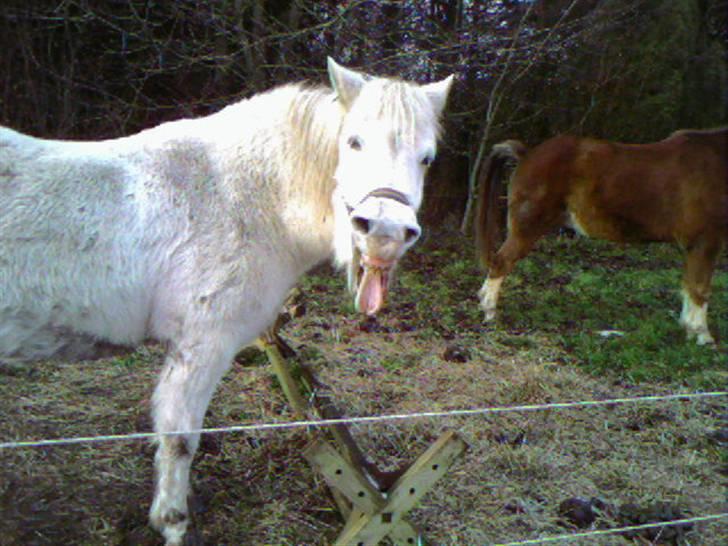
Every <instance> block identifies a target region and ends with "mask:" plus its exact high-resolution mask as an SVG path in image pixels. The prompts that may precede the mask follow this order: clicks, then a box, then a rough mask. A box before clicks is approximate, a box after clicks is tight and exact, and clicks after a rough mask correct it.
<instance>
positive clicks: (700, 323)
mask: <svg viewBox="0 0 728 546" xmlns="http://www.w3.org/2000/svg"><path fill="white" fill-rule="evenodd" d="M721 249H722V244H721V241H720V240H718V239H700V240H698V241H696V242H695V243H694V244H692V245H690V246H689V248H688V250H687V260H686V262H685V273H684V275H683V307H682V313H681V315H680V324H682V325H683V326H684V327H685V330H686V331H687V335H688V339H692V338H695V340H696V342H697V343H698V344H699V345H706V344H712V343H714V340H713V336H711V335H710V331H709V330H708V298H709V297H710V283H711V279H712V277H713V269H714V268H715V264H716V262H717V261H718V256H719V255H720V252H721Z"/></svg>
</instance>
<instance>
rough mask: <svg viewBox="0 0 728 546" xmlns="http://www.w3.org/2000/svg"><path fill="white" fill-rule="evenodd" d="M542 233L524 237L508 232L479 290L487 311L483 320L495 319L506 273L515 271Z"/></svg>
mask: <svg viewBox="0 0 728 546" xmlns="http://www.w3.org/2000/svg"><path fill="white" fill-rule="evenodd" d="M541 235H542V233H538V234H534V235H531V236H530V237H523V236H521V235H514V233H513V231H511V232H510V233H509V234H508V237H507V238H506V240H505V242H504V243H503V245H502V246H501V247H500V249H499V250H498V252H497V253H496V255H495V256H494V257H493V262H492V264H491V266H490V268H489V270H488V277H487V278H486V279H485V282H484V283H483V286H482V287H481V288H480V290H479V291H478V296H479V297H480V308H481V309H482V310H483V312H484V313H485V316H484V317H483V320H485V321H491V320H493V319H495V312H496V307H497V305H498V295H499V293H500V288H501V284H503V280H504V279H505V277H506V275H508V274H509V273H510V272H511V271H513V268H514V267H515V265H516V263H517V262H518V260H520V259H521V258H523V257H524V256H526V255H527V254H528V253H529V252H530V251H531V248H533V245H534V244H535V243H536V241H537V240H538V239H539V238H540V237H541Z"/></svg>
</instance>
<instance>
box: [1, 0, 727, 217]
mask: <svg viewBox="0 0 728 546" xmlns="http://www.w3.org/2000/svg"><path fill="white" fill-rule="evenodd" d="M727 42H728V0H545V1H539V0H536V1H529V0H482V1H476V0H470V1H468V0H456V1H443V0H423V1H402V2H396V1H364V0H359V1H345V2H336V1H313V2H312V1H301V0H268V1H265V0H217V1H215V0H212V1H203V0H177V1H174V2H172V1H168V2H162V1H153V0H106V1H103V0H33V1H29V0H3V2H2V5H1V6H0V123H2V124H4V125H8V126H10V127H13V128H15V129H18V130H21V131H24V132H27V133H30V134H33V135H36V136H43V137H48V138H51V137H52V138H64V139H76V138H83V139H98V138H109V137H116V136H121V135H127V134H130V133H133V132H136V131H138V130H140V129H143V128H146V127H150V126H153V125H155V124H158V123H160V122H162V121H166V120H172V119H178V118H180V117H189V116H198V115H204V114H206V113H209V112H213V111H216V110H218V109H220V108H221V107H222V106H224V105H226V104H229V103H231V102H233V101H235V100H238V99H239V98H242V97H247V96H250V95H251V94H253V93H255V92H258V91H262V90H265V89H267V88H269V87H271V86H273V85H275V84H279V83H283V82H289V81H294V80H300V79H308V80H312V81H324V80H325V77H326V76H325V66H326V63H325V58H326V56H327V55H331V56H332V57H334V58H335V59H336V60H337V61H339V62H341V63H343V64H344V65H347V66H351V67H356V68H360V69H364V70H366V71H369V72H371V73H375V74H389V75H401V76H402V77H404V78H408V79H414V80H417V81H421V82H427V81H432V80H433V79H437V78H442V77H445V76H447V75H448V74H450V73H455V74H456V75H457V83H456V85H455V87H454V89H453V95H452V96H451V101H450V105H449V107H448V113H447V119H446V123H445V125H446V137H445V142H444V143H443V145H442V148H441V153H440V158H439V159H438V161H437V163H436V166H435V167H434V168H433V172H432V175H431V178H430V182H429V186H428V192H427V197H426V204H425V222H426V223H427V222H428V220H429V221H430V222H432V221H433V220H434V219H437V220H438V221H442V219H443V218H445V217H446V216H448V215H450V214H451V215H453V216H454V217H455V218H458V217H459V216H461V215H462V213H463V209H464V206H465V202H466V198H467V194H468V184H469V175H470V173H472V172H473V170H474V167H475V166H476V165H477V160H478V157H479V156H482V154H483V152H487V150H488V149H489V148H490V146H491V145H492V144H493V143H495V142H498V141H500V140H502V139H505V138H519V139H521V140H524V141H526V142H528V143H530V144H535V143H537V142H539V141H541V140H543V139H545V138H548V137H550V136H553V135H554V134H556V133H560V132H567V131H568V132H572V133H575V134H583V135H591V136H598V137H603V138H610V139H617V140H624V141H632V142H645V141H650V140H658V139H661V138H664V137H665V136H667V135H668V134H669V133H671V132H672V131H674V130H676V129H678V128H684V127H692V128H704V127H713V126H716V125H721V124H726V122H727V121H728V106H727V105H728V54H727ZM471 179H472V177H471ZM458 221H459V218H458Z"/></svg>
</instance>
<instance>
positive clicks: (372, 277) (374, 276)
mask: <svg viewBox="0 0 728 546" xmlns="http://www.w3.org/2000/svg"><path fill="white" fill-rule="evenodd" d="M394 264H395V262H393V261H384V260H379V259H377V258H372V257H370V256H366V255H365V256H362V257H361V259H360V260H359V264H358V268H357V274H356V286H357V288H356V296H355V298H354V302H355V305H356V309H357V311H359V312H361V313H365V314H367V315H374V314H375V313H377V311H379V310H380V309H381V308H382V307H384V304H385V303H386V301H387V292H388V290H389V280H390V275H391V272H392V269H393V268H394Z"/></svg>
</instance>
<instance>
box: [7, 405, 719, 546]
mask: <svg viewBox="0 0 728 546" xmlns="http://www.w3.org/2000/svg"><path fill="white" fill-rule="evenodd" d="M726 395H728V391H714V392H694V393H683V394H665V395H652V396H639V397H632V398H611V399H605V400H579V401H573V402H556V403H547V404H528V405H515V406H498V407H481V408H466V409H454V410H443V411H428V412H413V413H398V414H389V415H373V416H363V417H343V418H337V419H316V420H314V419H311V420H296V421H276V422H266V423H249V424H239V425H230V426H224V427H210V428H201V429H198V430H192V431H190V430H187V431H170V432H164V433H162V434H164V435H168V436H177V435H183V434H221V433H245V432H261V431H271V430H282V429H297V428H312V427H313V428H323V427H332V426H337V425H375V424H378V423H386V422H398V421H405V420H415V419H440V418H449V417H463V416H477V415H488V414H498V413H512V412H530V411H548V410H565V409H580V408H592V407H598V406H615V405H620V404H644V403H655V402H665V401H671V400H672V401H675V400H696V399H708V398H718V397H724V396H726ZM159 436H160V433H155V432H136V433H129V434H108V435H99V436H77V437H63V438H49V439H40V440H16V441H5V442H0V450H3V449H5V450H7V449H21V448H36V447H49V446H60V445H73V444H89V443H101V442H120V441H132V440H145V439H154V438H158V437H159ZM726 518H728V512H724V513H718V514H708V515H701V516H695V517H690V518H682V519H675V520H669V521H656V522H651V523H644V524H640V525H632V526H625V527H616V528H609V529H595V530H590V531H585V532H577V533H568V534H562V535H552V536H546V537H540V538H534V539H527V540H522V541H517V542H508V543H501V544H497V545H496V546H522V545H529V544H547V543H555V542H561V541H568V540H576V539H590V538H595V537H598V536H606V535H619V534H628V533H634V532H638V531H645V530H649V529H659V531H658V532H657V537H658V538H659V535H660V534H661V533H662V532H663V531H664V529H665V528H668V527H680V526H690V525H693V524H695V523H705V522H716V521H718V520H721V519H726Z"/></svg>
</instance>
